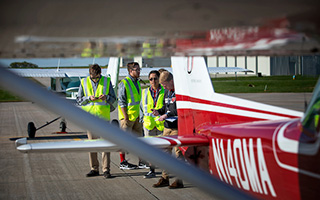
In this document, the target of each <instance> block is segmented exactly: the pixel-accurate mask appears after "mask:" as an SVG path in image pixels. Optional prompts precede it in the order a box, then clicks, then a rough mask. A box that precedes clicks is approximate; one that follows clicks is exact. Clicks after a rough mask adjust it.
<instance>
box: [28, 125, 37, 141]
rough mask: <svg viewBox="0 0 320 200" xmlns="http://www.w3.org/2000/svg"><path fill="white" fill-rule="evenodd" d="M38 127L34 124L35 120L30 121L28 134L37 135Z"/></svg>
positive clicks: (31, 136)
mask: <svg viewBox="0 0 320 200" xmlns="http://www.w3.org/2000/svg"><path fill="white" fill-rule="evenodd" d="M36 130H37V129H36V127H35V126H34V123H33V122H29V123H28V136H29V138H34V136H35V135H36Z"/></svg>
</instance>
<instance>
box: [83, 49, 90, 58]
mask: <svg viewBox="0 0 320 200" xmlns="http://www.w3.org/2000/svg"><path fill="white" fill-rule="evenodd" d="M91 56H92V49H90V48H84V49H83V51H82V53H81V57H86V58H87V57H91Z"/></svg>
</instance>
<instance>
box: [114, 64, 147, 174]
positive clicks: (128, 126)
mask: <svg viewBox="0 0 320 200" xmlns="http://www.w3.org/2000/svg"><path fill="white" fill-rule="evenodd" d="M127 70H128V73H129V74H128V76H127V77H125V78H124V79H123V80H122V81H121V82H120V83H119V87H118V88H119V90H118V117H119V120H120V128H122V129H123V130H125V131H130V132H134V133H135V134H137V136H138V137H142V136H143V135H142V125H141V123H140V122H139V120H140V119H139V114H140V99H141V86H140V82H139V77H140V71H141V69H140V66H139V63H137V62H130V63H128V64H127ZM138 167H139V168H141V169H143V168H146V165H145V164H144V163H142V161H141V160H140V159H139V164H138V166H137V165H134V164H131V163H129V162H128V161H127V160H126V159H125V153H124V152H121V153H120V169H136V168H138Z"/></svg>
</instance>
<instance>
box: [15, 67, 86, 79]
mask: <svg viewBox="0 0 320 200" xmlns="http://www.w3.org/2000/svg"><path fill="white" fill-rule="evenodd" d="M9 70H10V71H12V72H14V73H16V74H17V75H19V76H22V77H62V78H63V77H84V76H89V70H88V68H72V69H12V68H9Z"/></svg>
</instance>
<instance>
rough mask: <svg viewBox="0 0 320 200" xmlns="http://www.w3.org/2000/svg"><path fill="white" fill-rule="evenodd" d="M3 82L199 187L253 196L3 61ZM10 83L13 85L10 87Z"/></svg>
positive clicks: (231, 196)
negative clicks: (17, 73) (63, 96)
mask: <svg viewBox="0 0 320 200" xmlns="http://www.w3.org/2000/svg"><path fill="white" fill-rule="evenodd" d="M0 85H1V86H2V87H3V88H6V89H8V90H10V91H11V92H12V93H15V94H17V95H21V96H22V94H23V97H25V98H27V99H29V100H32V101H34V102H35V103H37V104H38V105H40V106H42V107H44V108H46V109H48V110H50V111H51V112H54V113H56V114H58V115H61V116H63V117H65V118H66V119H68V120H70V121H72V122H73V123H75V124H78V125H79V126H80V127H82V128H84V129H87V130H90V131H91V132H94V133H95V135H97V136H100V137H102V138H104V139H105V140H108V141H110V142H112V143H115V144H117V145H119V146H120V147H121V148H123V149H125V150H127V151H129V152H131V153H133V154H135V155H138V156H140V157H142V158H143V159H145V160H148V161H150V162H151V163H154V164H155V165H157V166H159V167H161V168H164V169H166V170H168V171H169V172H171V173H173V174H176V175H177V176H178V177H180V178H181V179H184V180H186V181H188V182H190V183H193V184H194V185H195V186H197V187H199V189H201V190H203V191H205V192H207V193H209V194H212V195H213V196H215V197H217V198H222V199H252V197H250V196H248V195H247V194H245V193H243V192H242V191H240V190H238V189H235V188H233V187H231V186H230V185H228V184H226V183H223V182H221V181H220V180H218V179H216V178H214V177H213V176H211V175H209V174H208V173H206V172H204V171H202V170H200V169H198V168H196V167H194V166H192V165H187V164H186V163H184V162H182V161H180V160H178V159H176V158H174V157H172V156H170V155H169V154H167V153H165V152H163V151H161V150H160V149H156V148H154V147H152V146H150V145H148V144H146V143H145V142H142V141H140V140H138V139H137V138H136V137H135V136H133V135H132V134H130V133H127V132H125V131H123V130H121V129H119V128H117V127H116V126H113V125H111V124H109V123H106V121H105V120H102V119H99V118H97V117H95V116H93V115H91V114H89V113H87V112H85V111H83V110H82V109H80V108H78V107H76V106H74V105H73V104H71V103H70V102H68V101H67V100H66V99H64V98H61V97H58V96H56V95H55V94H53V93H51V92H49V91H47V90H45V89H43V88H41V87H40V86H39V85H37V84H36V83H33V82H32V81H29V80H27V79H24V78H22V77H19V76H17V75H15V74H13V73H12V72H10V71H9V70H7V69H5V68H4V67H2V65H0ZM7 86H10V87H7Z"/></svg>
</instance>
